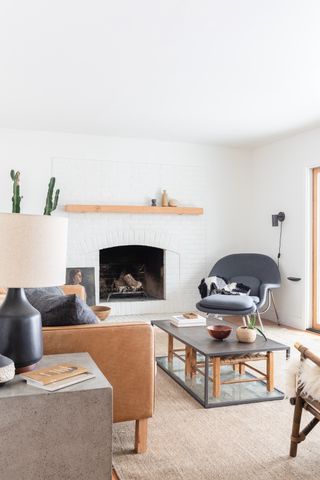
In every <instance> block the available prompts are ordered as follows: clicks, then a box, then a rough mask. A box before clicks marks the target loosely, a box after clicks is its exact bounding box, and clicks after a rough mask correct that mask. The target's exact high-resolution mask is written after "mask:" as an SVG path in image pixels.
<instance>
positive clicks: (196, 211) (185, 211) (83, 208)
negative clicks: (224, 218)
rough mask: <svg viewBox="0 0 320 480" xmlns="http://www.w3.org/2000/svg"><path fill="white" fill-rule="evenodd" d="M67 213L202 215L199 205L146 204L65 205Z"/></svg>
mask: <svg viewBox="0 0 320 480" xmlns="http://www.w3.org/2000/svg"><path fill="white" fill-rule="evenodd" d="M64 210H65V211H66V212H69V213H131V214H132V213H136V214H149V213H154V214H162V215H166V214H171V215H203V208H199V207H176V208H172V207H151V206H146V205H81V204H79V205H78V204H70V205H65V207H64Z"/></svg>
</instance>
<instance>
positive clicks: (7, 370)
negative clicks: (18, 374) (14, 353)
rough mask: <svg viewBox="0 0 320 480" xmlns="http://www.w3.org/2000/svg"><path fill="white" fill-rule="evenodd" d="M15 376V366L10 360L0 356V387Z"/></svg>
mask: <svg viewBox="0 0 320 480" xmlns="http://www.w3.org/2000/svg"><path fill="white" fill-rule="evenodd" d="M14 375H15V366H14V362H13V361H12V360H11V358H8V357H5V356H4V355H0V386H2V385H4V384H5V383H7V382H10V380H12V379H13V378H14Z"/></svg>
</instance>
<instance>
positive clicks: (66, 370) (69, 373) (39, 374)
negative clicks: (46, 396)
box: [21, 364, 94, 392]
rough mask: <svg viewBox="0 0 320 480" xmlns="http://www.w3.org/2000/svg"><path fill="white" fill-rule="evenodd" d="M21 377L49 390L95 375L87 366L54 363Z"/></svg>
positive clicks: (29, 383) (33, 384) (82, 380)
mask: <svg viewBox="0 0 320 480" xmlns="http://www.w3.org/2000/svg"><path fill="white" fill-rule="evenodd" d="M21 377H22V378H23V379H24V380H26V382H27V384H28V385H32V386H33V387H38V388H42V389H44V390H47V391H49V392H54V391H56V390H60V389H61V388H65V387H69V386H70V385H74V384H76V383H80V382H84V381H85V380H89V379H90V378H94V375H93V374H92V373H90V372H89V371H88V369H87V368H85V367H80V366H78V365H71V364H60V365H53V366H52V367H47V368H40V369H39V370H35V371H33V372H30V373H24V374H22V375H21Z"/></svg>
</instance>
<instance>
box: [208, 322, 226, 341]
mask: <svg viewBox="0 0 320 480" xmlns="http://www.w3.org/2000/svg"><path fill="white" fill-rule="evenodd" d="M207 330H208V333H209V335H210V336H211V337H213V338H214V339H215V340H224V339H225V338H227V337H229V335H230V333H231V331H232V327H229V325H209V327H207Z"/></svg>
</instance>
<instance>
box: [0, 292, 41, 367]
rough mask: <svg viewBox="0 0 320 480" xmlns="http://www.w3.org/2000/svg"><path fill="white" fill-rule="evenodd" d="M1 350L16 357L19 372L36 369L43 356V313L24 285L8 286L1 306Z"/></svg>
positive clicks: (12, 357) (14, 359)
mask: <svg viewBox="0 0 320 480" xmlns="http://www.w3.org/2000/svg"><path fill="white" fill-rule="evenodd" d="M0 353H1V354H2V355H5V356H6V357H9V358H11V360H13V361H14V364H15V367H16V373H22V372H26V371H30V370H33V369H34V368H35V366H36V364H37V363H38V362H39V360H41V358H42V355H43V342H42V323H41V315H40V313H39V312H38V310H36V309H35V308H34V307H33V306H32V305H30V303H29V302H28V299H27V297H26V294H25V291H24V289H23V288H9V289H8V293H7V296H6V298H5V300H4V302H3V304H2V305H1V307H0Z"/></svg>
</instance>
